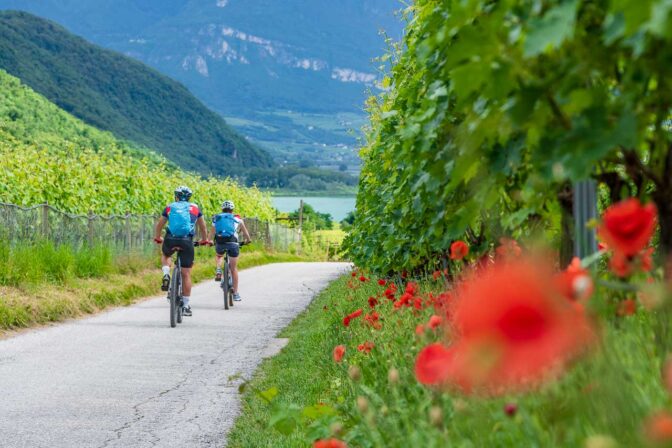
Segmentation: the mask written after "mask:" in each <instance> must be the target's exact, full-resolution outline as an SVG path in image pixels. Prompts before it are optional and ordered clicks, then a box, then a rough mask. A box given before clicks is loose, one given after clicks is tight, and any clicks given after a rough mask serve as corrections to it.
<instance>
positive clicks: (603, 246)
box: [597, 241, 609, 252]
mask: <svg viewBox="0 0 672 448" xmlns="http://www.w3.org/2000/svg"><path fill="white" fill-rule="evenodd" d="M597 250H599V251H600V252H606V251H608V250H609V245H608V244H607V243H605V242H604V241H600V242H599V243H597Z"/></svg>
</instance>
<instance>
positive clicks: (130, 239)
mask: <svg viewBox="0 0 672 448" xmlns="http://www.w3.org/2000/svg"><path fill="white" fill-rule="evenodd" d="M132 242H133V234H132V231H131V214H130V213H126V250H128V252H129V253H130V252H131V244H132Z"/></svg>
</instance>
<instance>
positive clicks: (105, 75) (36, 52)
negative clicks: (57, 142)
mask: <svg viewBox="0 0 672 448" xmlns="http://www.w3.org/2000/svg"><path fill="white" fill-rule="evenodd" d="M0 68H2V69H4V70H6V71H7V72H9V73H10V74H12V75H14V76H17V77H18V78H20V79H21V80H22V81H23V82H24V83H26V84H27V85H29V86H30V87H31V88H32V89H34V90H35V91H37V92H38V93H40V94H42V95H44V96H45V97H46V98H47V99H49V100H50V101H52V102H54V103H55V104H57V105H58V106H59V107H61V108H63V109H64V110H66V111H68V112H70V113H71V114H73V115H75V116H76V117H78V118H80V119H82V120H84V121H85V122H87V123H89V124H91V125H93V126H95V127H97V128H99V129H103V130H107V131H110V132H112V133H113V134H115V136H117V137H118V138H122V139H127V140H130V141H133V142H136V143H138V144H140V145H143V146H146V147H149V148H151V149H153V150H155V151H157V152H159V153H161V154H163V155H164V156H165V157H167V158H168V159H169V160H171V161H173V162H175V163H177V164H178V165H180V166H181V167H183V168H185V169H189V170H192V171H196V172H200V173H203V174H209V173H213V174H218V175H227V174H235V173H236V172H237V170H239V169H241V168H249V167H270V166H273V162H272V159H271V158H270V156H269V155H268V154H267V153H266V152H265V151H264V150H263V149H261V148H259V147H257V146H256V145H254V144H252V143H250V142H248V141H247V140H246V139H245V138H244V137H242V136H241V135H239V134H238V133H236V132H235V131H234V130H233V129H231V128H230V127H229V126H228V125H227V124H226V123H225V121H224V120H223V119H222V118H221V116H219V115H218V114H216V113H215V112H213V111H211V110H209V109H208V108H207V107H205V106H204V105H203V104H202V103H200V102H199V101H198V100H197V99H196V98H195V97H194V96H193V95H192V94H191V93H190V92H189V91H188V90H187V89H186V88H185V87H184V86H182V85H181V84H179V83H177V82H175V81H173V80H171V79H170V78H168V77H166V76H164V75H161V74H160V73H158V72H156V71H155V70H153V69H151V68H149V67H147V66H145V65H143V64H142V63H139V62H138V61H136V60H134V59H131V58H129V57H126V56H123V55H120V54H117V53H114V52H112V51H109V50H104V49H102V48H99V47H97V46H95V45H92V44H90V43H88V42H86V41H85V40H84V39H82V38H79V37H77V36H74V35H72V34H70V33H69V32H68V31H66V30H65V29H64V28H62V27H61V26H59V25H57V24H54V23H52V22H50V21H47V20H44V19H41V18H39V17H35V16H33V15H31V14H28V13H24V12H13V11H0Z"/></svg>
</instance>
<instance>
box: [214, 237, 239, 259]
mask: <svg viewBox="0 0 672 448" xmlns="http://www.w3.org/2000/svg"><path fill="white" fill-rule="evenodd" d="M215 252H217V255H224V254H225V253H228V254H229V257H232V258H236V257H238V256H239V255H240V246H239V245H238V243H234V242H228V243H220V242H219V241H215Z"/></svg>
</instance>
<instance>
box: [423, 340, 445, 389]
mask: <svg viewBox="0 0 672 448" xmlns="http://www.w3.org/2000/svg"><path fill="white" fill-rule="evenodd" d="M453 352H454V351H453V350H451V349H448V348H446V347H444V346H443V345H442V344H430V345H428V346H427V347H425V348H423V349H422V351H420V353H419V354H418V357H417V359H416V361H415V377H416V378H417V379H418V381H420V382H421V383H422V384H425V385H439V384H442V383H443V382H445V381H446V380H447V379H448V378H449V377H450V375H451V372H452V369H453V355H454V353H453Z"/></svg>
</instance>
